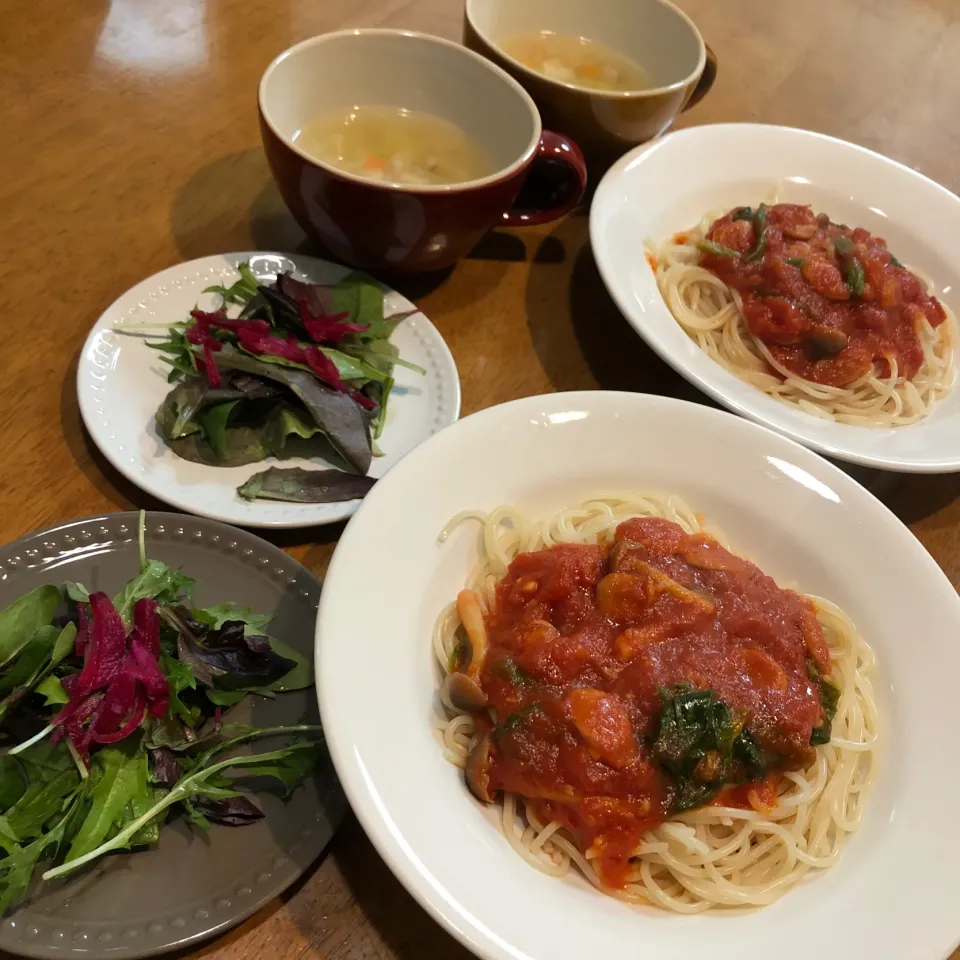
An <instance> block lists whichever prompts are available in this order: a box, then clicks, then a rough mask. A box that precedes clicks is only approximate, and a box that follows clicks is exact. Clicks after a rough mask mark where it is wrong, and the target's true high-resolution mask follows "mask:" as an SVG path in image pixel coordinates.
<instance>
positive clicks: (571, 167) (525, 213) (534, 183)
mask: <svg viewBox="0 0 960 960" xmlns="http://www.w3.org/2000/svg"><path fill="white" fill-rule="evenodd" d="M586 189H587V164H586V162H585V161H584V159H583V154H582V153H581V152H580V148H579V147H578V146H577V145H576V144H575V143H574V142H573V141H572V140H571V139H570V138H569V137H564V136H562V135H561V134H559V133H554V132H553V131H552V130H544V131H543V133H542V135H541V137H540V145H539V147H538V148H537V155H536V156H535V157H534V158H533V162H532V163H531V164H530V168H529V171H528V173H527V179H526V180H525V181H524V183H523V186H522V187H521V188H520V194H519V196H518V197H517V199H516V201H515V202H514V204H513V206H512V207H511V208H510V209H509V210H508V211H507V212H506V213H504V214H503V224H504V226H508V227H534V226H537V224H541V223H549V222H550V221H551V220H557V219H559V218H560V217H562V216H563V215H564V214H565V213H569V212H570V211H571V210H572V209H573V208H574V207H575V206H576V205H577V204H578V203H579V202H580V199H581V197H583V193H584V191H585V190H586Z"/></svg>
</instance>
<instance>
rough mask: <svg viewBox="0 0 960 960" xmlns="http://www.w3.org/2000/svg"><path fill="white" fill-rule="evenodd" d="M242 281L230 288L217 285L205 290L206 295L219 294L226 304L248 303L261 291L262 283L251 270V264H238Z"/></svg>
mask: <svg viewBox="0 0 960 960" xmlns="http://www.w3.org/2000/svg"><path fill="white" fill-rule="evenodd" d="M237 270H239V271H240V279H239V280H237V282H236V283H234V284H232V285H231V286H229V287H224V286H221V285H219V284H216V285H214V286H212V287H207V288H205V289H204V291H203V292H204V293H218V294H220V296H221V297H222V298H223V302H224V303H244V304H245V303H247V301H248V300H250V299H251V298H252V297H253V296H254V295H255V294H256V293H257V291H258V290H259V289H260V281H259V280H258V279H257V278H256V276H255V275H254V272H253V271H252V270H251V269H250V264H249V263H239V264H237Z"/></svg>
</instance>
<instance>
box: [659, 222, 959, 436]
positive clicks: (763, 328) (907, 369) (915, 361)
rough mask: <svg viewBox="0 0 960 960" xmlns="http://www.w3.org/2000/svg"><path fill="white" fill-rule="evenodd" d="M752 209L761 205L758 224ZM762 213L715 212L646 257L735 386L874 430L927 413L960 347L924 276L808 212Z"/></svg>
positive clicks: (952, 375) (693, 333) (681, 318)
mask: <svg viewBox="0 0 960 960" xmlns="http://www.w3.org/2000/svg"><path fill="white" fill-rule="evenodd" d="M746 211H749V214H750V215H751V216H753V217H756V213H757V211H761V212H762V213H763V217H764V220H765V222H764V224H763V225H762V227H758V226H757V225H756V224H754V223H751V222H750V219H749V217H748V216H747V214H746ZM757 211H752V210H749V208H736V209H735V210H733V211H730V212H729V213H727V214H726V215H723V216H719V217H718V215H717V214H716V213H711V214H707V215H706V216H705V217H704V218H703V219H702V220H701V221H700V223H699V224H698V225H697V226H696V227H695V228H694V229H692V230H688V231H685V232H684V233H681V234H677V235H676V236H675V237H673V238H672V239H671V240H670V241H669V242H667V243H665V244H663V245H662V246H660V247H659V248H656V249H654V250H653V251H652V254H651V256H650V257H649V258H648V259H650V261H651V266H653V268H654V270H655V273H656V279H657V285H658V287H659V289H660V293H661V295H662V296H663V298H664V300H665V301H666V303H667V305H668V307H669V308H670V311H671V312H672V313H673V316H674V317H675V318H676V320H677V322H678V323H679V324H680V325H681V327H683V329H684V331H685V332H686V333H687V334H688V335H689V336H690V338H691V339H693V340H694V341H695V342H696V343H697V345H698V346H699V347H700V348H701V349H702V350H704V351H705V352H706V353H707V354H708V355H709V356H710V357H711V358H712V359H714V360H715V361H716V362H717V363H719V364H720V365H721V366H723V367H724V368H725V369H726V370H728V371H729V372H731V373H733V374H734V375H735V376H736V377H738V378H739V379H740V380H742V381H744V382H745V383H748V384H750V385H751V386H754V387H756V388H757V389H759V390H762V391H763V392H764V393H767V394H769V395H770V396H772V397H774V398H776V399H778V400H781V401H783V402H784V403H787V404H790V405H792V406H794V407H796V408H799V409H800V410H803V411H804V412H805V413H808V414H810V415H812V416H816V417H819V418H822V419H828V420H834V421H837V422H839V423H848V424H855V425H859V426H869V427H891V426H902V425H906V424H911V423H916V422H917V421H919V420H921V419H923V418H924V417H926V416H928V415H929V414H930V412H931V410H932V409H933V407H934V405H935V404H936V403H937V401H938V400H940V399H942V398H943V397H944V396H945V395H946V394H947V393H949V392H950V390H951V389H952V387H953V384H954V381H955V379H956V372H955V356H954V355H955V346H956V339H957V323H956V319H955V317H954V316H953V315H952V314H951V313H950V312H949V310H948V309H947V308H946V307H945V306H944V305H943V304H941V303H940V301H939V300H937V299H936V298H935V297H933V296H932V295H930V294H929V291H930V290H932V283H931V282H930V280H929V279H928V278H926V277H924V275H923V274H921V273H920V271H918V270H916V269H914V268H906V267H903V266H902V265H901V264H899V262H898V261H896V259H895V258H894V257H892V255H891V254H890V252H889V251H888V250H887V248H886V244H885V243H884V241H883V240H881V239H879V238H876V237H873V236H871V235H870V234H869V233H868V232H867V231H866V230H862V229H859V228H858V229H855V230H850V228H848V227H845V226H841V225H837V224H833V223H831V222H830V221H829V219H828V218H827V217H826V215H824V214H821V215H820V216H819V217H815V216H814V214H813V212H812V211H811V210H810V208H809V207H799V206H796V205H793V204H777V205H774V206H772V207H769V208H768V207H766V206H765V205H760V207H758V208H757ZM761 229H762V230H763V234H762V240H763V244H764V246H763V249H762V250H760V251H759V254H760V255H759V256H757V253H758V251H757V244H758V243H759V242H760V241H759V240H758V236H760V230H761ZM728 244H734V246H729V245H728ZM841 251H842V252H841Z"/></svg>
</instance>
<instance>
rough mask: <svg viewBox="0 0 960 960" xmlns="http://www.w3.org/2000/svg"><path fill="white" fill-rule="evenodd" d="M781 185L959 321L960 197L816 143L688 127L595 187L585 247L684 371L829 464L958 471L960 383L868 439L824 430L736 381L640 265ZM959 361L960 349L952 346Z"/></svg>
mask: <svg viewBox="0 0 960 960" xmlns="http://www.w3.org/2000/svg"><path fill="white" fill-rule="evenodd" d="M776 184H780V185H781V187H782V190H781V194H780V200H781V201H782V202H784V203H809V204H812V205H813V207H814V209H815V210H818V211H821V212H826V213H829V214H830V215H831V216H832V217H833V218H834V219H836V220H840V221H844V222H846V223H852V224H855V225H857V226H861V227H865V228H866V229H867V230H870V231H871V232H872V233H875V234H879V235H880V236H882V237H884V238H885V239H886V240H887V241H888V243H889V244H890V248H891V249H892V250H895V251H896V253H897V256H898V257H899V258H900V259H901V260H903V261H905V262H906V263H910V264H913V265H915V266H917V267H918V268H920V269H922V270H924V271H925V272H926V273H928V274H929V275H930V276H931V277H933V280H934V287H935V289H934V292H935V293H936V295H937V296H938V297H940V298H941V300H943V301H944V302H945V303H947V304H948V305H949V306H950V307H951V309H952V310H953V312H954V313H955V314H957V315H960V198H958V197H956V196H955V195H954V194H952V193H951V192H950V191H949V190H947V189H945V188H944V187H941V186H940V185H939V184H937V183H934V182H933V181H932V180H929V179H927V178H926V177H924V176H922V175H921V174H919V173H917V172H916V171H915V170H911V169H910V168H909V167H905V166H903V165H902V164H899V163H896V162H895V161H893V160H889V159H887V158H886V157H882V156H880V155H879V154H877V153H872V152H871V151H870V150H865V149H864V148H863V147H857V146H854V145H853V144H851V143H845V142H844V141H842V140H835V139H833V138H832V137H826V136H823V135H822V134H819V133H810V132H809V131H806V130H793V129H790V128H788V127H770V126H764V125H761V124H751V123H731V124H717V125H714V126H706V127H693V128H691V129H689V130H680V131H678V132H676V133H671V134H668V135H667V136H666V137H664V138H663V139H662V140H659V141H657V142H655V143H652V144H649V145H645V146H643V147H639V148H637V149H636V150H634V151H633V152H631V153H628V154H627V155H626V156H625V157H623V158H622V159H621V160H620V161H619V162H618V163H617V164H615V165H614V166H613V167H612V168H611V169H610V171H609V172H608V173H607V175H606V176H605V177H604V179H603V181H602V183H601V184H600V186H599V188H598V189H597V193H596V196H595V197H594V200H593V208H592V210H591V214H590V239H591V244H592V247H593V253H594V256H595V257H596V260H597V266H598V267H599V269H600V273H601V275H602V276H603V279H604V282H605V283H606V285H607V289H608V290H609V291H610V294H611V296H612V297H613V299H614V300H615V301H616V303H617V305H618V306H619V308H620V310H621V312H622V313H623V315H624V316H625V317H626V318H627V320H628V321H629V322H630V324H631V326H632V327H633V328H634V329H635V330H636V331H637V333H639V334H640V336H642V337H643V338H644V340H646V341H647V343H648V344H649V345H650V346H651V347H652V348H653V349H654V350H656V352H657V353H658V354H660V356H661V357H662V358H663V359H664V360H666V362H667V363H669V364H670V365H671V366H672V367H673V368H674V369H675V370H676V371H677V372H678V373H680V374H682V375H683V376H684V377H686V378H687V379H688V380H689V381H690V382H691V383H694V384H696V386H698V387H699V388H700V389H701V390H703V391H704V392H705V393H708V394H710V396H712V397H713V398H714V399H716V400H718V401H719V402H720V403H723V404H725V405H726V406H727V407H729V408H730V409H731V410H733V411H735V412H736V413H739V414H742V415H743V416H746V417H750V419H751V420H756V421H757V422H758V423H762V424H764V425H765V426H768V427H772V428H773V429H774V430H778V431H779V432H780V433H783V434H786V435H787V436H789V437H793V439H794V440H799V441H800V442H801V443H804V444H806V445H807V446H810V447H813V448H814V449H815V450H819V451H820V452H821V453H825V454H827V455H828V456H832V457H837V458H839V459H841V460H849V461H851V462H853V463H860V464H864V465H866V466H871V467H880V468H881V469H885V470H902V471H905V472H908V473H948V472H950V471H952V470H960V385H958V386H956V387H955V388H954V390H953V392H952V393H951V394H950V395H949V396H947V397H945V398H944V399H943V400H942V401H941V402H940V403H939V404H938V405H937V406H936V408H935V409H934V411H933V413H932V414H931V416H930V417H929V418H928V419H926V420H924V421H922V422H920V423H917V424H912V425H910V426H906V427H892V428H888V429H873V428H870V427H857V426H852V425H849V424H842V423H832V422H830V421H826V420H821V419H819V418H817V417H814V416H811V415H810V414H807V413H803V412H802V411H801V410H798V409H796V408H793V407H790V406H787V405H786V404H785V403H782V402H781V401H779V400H774V399H773V398H772V397H770V396H767V395H766V394H765V393H763V392H762V391H760V390H757V389H756V388H754V387H751V386H749V385H748V384H746V383H743V382H742V381H741V380H738V379H737V378H736V377H735V376H734V375H733V374H732V373H729V372H728V371H727V370H724V369H723V367H721V366H720V365H719V364H718V363H716V362H714V361H713V360H711V359H710V357H708V356H707V354H705V353H704V352H703V351H702V350H701V349H700V348H699V347H698V346H697V345H696V344H695V343H694V342H693V341H692V340H691V339H690V338H689V337H688V336H687V335H686V333H684V331H683V329H682V328H681V327H680V324H678V323H677V321H676V320H675V319H674V318H673V314H671V313H670V310H669V308H668V307H667V305H666V304H665V303H664V301H663V298H662V297H661V296H660V291H659V290H658V289H657V283H656V280H655V278H654V274H653V270H652V269H651V268H650V266H649V265H648V264H647V261H646V258H645V257H644V252H645V246H644V245H645V242H646V241H647V240H648V239H649V240H653V241H654V242H656V243H658V244H659V243H662V242H663V240H664V239H666V238H667V237H670V236H672V235H673V234H674V233H677V232H679V231H681V230H686V229H689V228H690V227H691V226H693V225H694V224H696V223H697V222H698V221H699V220H700V218H701V217H702V216H703V215H704V213H706V212H707V211H709V210H714V209H721V208H722V209H729V208H731V207H734V206H736V205H738V204H748V203H754V202H756V201H757V200H759V199H762V198H763V197H764V196H765V195H766V194H768V193H769V191H770V189H771V188H772V187H773V186H774V185H776ZM957 349H958V351H960V345H958V346H957Z"/></svg>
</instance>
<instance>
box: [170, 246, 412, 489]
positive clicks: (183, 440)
mask: <svg viewBox="0 0 960 960" xmlns="http://www.w3.org/2000/svg"><path fill="white" fill-rule="evenodd" d="M239 269H240V279H239V280H238V281H237V282H236V283H234V284H233V285H232V286H219V287H216V288H211V292H215V293H218V294H219V295H220V296H221V299H222V306H221V307H220V309H217V310H199V309H196V310H193V311H192V312H191V315H190V319H189V321H187V322H186V323H183V324H179V325H175V326H174V327H173V328H172V329H171V330H170V332H169V334H168V335H167V336H166V338H165V339H164V341H163V342H162V343H160V344H154V345H153V346H156V347H157V349H159V350H161V352H162V353H164V355H165V356H164V358H165V359H166V360H167V362H168V363H169V364H170V366H171V367H172V372H171V379H172V380H181V379H183V380H184V381H185V382H184V383H183V384H181V385H180V386H179V387H178V388H176V389H174V390H173V391H171V394H170V396H169V397H168V398H167V400H166V401H165V402H164V404H163V405H161V407H160V409H159V410H158V411H157V415H156V419H157V423H158V426H159V429H160V433H161V435H162V436H163V438H164V439H165V440H166V441H167V443H168V444H169V445H170V446H171V447H172V448H173V449H174V451H175V452H176V453H177V454H178V455H179V456H183V457H184V458H186V459H190V460H194V461H196V462H200V463H206V464H216V465H223V466H231V465H238V464H241V463H252V462H257V461H258V460H262V459H266V458H267V457H270V456H277V455H281V456H282V455H283V453H282V451H281V452H280V453H278V452H277V443H276V437H275V436H273V435H271V436H270V437H269V438H268V437H266V436H265V435H264V432H265V431H266V430H267V428H268V426H271V425H275V423H276V421H275V420H271V419H270V418H269V415H268V410H269V409H270V408H272V407H273V406H276V405H280V404H283V405H286V406H290V405H293V406H294V407H296V408H298V411H299V412H301V413H303V414H305V417H306V419H307V420H308V421H312V422H313V423H314V424H315V425H316V427H317V428H318V429H319V430H320V431H321V432H322V433H324V434H325V435H326V437H327V439H328V440H329V442H330V443H331V444H332V445H333V447H334V448H335V449H336V450H337V452H338V453H339V454H340V455H341V456H342V457H343V458H344V460H346V462H347V463H348V464H349V465H350V467H351V468H352V469H354V470H356V471H358V472H361V473H366V472H367V470H368V469H369V465H370V458H371V456H372V454H373V449H372V443H371V436H370V435H371V434H372V435H373V437H378V436H379V435H380V433H381V431H382V430H383V426H384V422H385V413H386V406H387V400H388V398H389V394H390V391H391V389H392V387H393V383H394V380H393V369H394V366H395V365H405V366H408V367H410V368H412V369H414V370H417V371H419V372H420V373H423V372H424V371H423V370H422V369H421V368H419V367H417V366H416V365H415V364H410V363H408V362H407V361H405V360H403V359H402V358H401V357H399V355H398V351H397V350H396V348H395V347H394V346H393V345H392V344H391V343H390V342H389V338H390V335H391V334H392V332H393V331H394V329H395V328H396V326H397V324H399V323H400V322H402V320H403V319H405V318H406V317H407V316H409V313H403V314H397V315H394V316H391V317H386V316H385V315H384V290H383V288H382V287H381V286H380V284H378V283H377V282H376V281H374V280H372V279H371V278H370V277H368V276H366V275H365V274H362V273H350V274H348V275H346V276H345V277H343V278H342V279H341V280H340V281H338V282H337V283H336V284H332V285H326V284H314V283H308V282H306V281H304V280H300V279H297V278H295V277H293V276H292V275H290V274H282V275H280V276H279V277H278V278H277V280H276V282H273V283H270V282H264V283H259V282H257V281H256V278H255V277H254V275H253V274H252V272H251V271H250V269H249V265H248V264H242V265H241V266H240V268H239ZM234 305H239V306H241V307H242V309H241V311H240V313H239V316H236V315H235V313H236V311H235V309H234V312H233V313H231V312H230V311H231V308H234ZM238 356H240V357H242V358H243V359H245V360H246V361H250V362H252V363H254V364H259V366H253V367H251V366H250V365H249V363H247V364H244V363H243V362H242V361H240V360H238V359H237V357H238ZM269 367H273V368H281V369H284V368H285V369H286V370H287V371H288V372H289V374H290V376H283V375H278V374H276V373H274V374H273V375H272V376H271V374H269V373H268V372H267V370H266V369H265V368H269ZM238 371H243V372H246V373H247V374H250V375H251V376H253V377H255V378H256V379H258V380H261V381H262V382H273V385H274V389H279V390H280V394H279V395H278V396H276V397H274V398H270V397H265V398H264V397H253V396H251V395H250V394H249V392H247V391H243V390H238V389H236V387H237V385H236V384H235V383H232V382H231V381H233V380H235V376H236V373H237V372H238ZM278 384H279V387H278V386H277V385H278ZM308 384H313V385H314V387H316V388H317V389H319V390H321V391H326V392H333V393H336V394H342V395H343V396H342V397H341V398H340V402H336V401H334V400H333V399H330V398H329V397H327V398H326V399H325V400H323V402H321V401H320V399H319V398H318V396H317V390H310V389H308ZM238 392H240V393H242V394H243V395H241V396H237V395H236V394H237V393H238ZM229 404H233V405H232V406H230V405H229ZM348 409H352V411H353V414H352V415H349V414H348V412H347V411H348ZM191 438H192V439H191ZM271 440H272V441H274V442H269V441H271Z"/></svg>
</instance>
